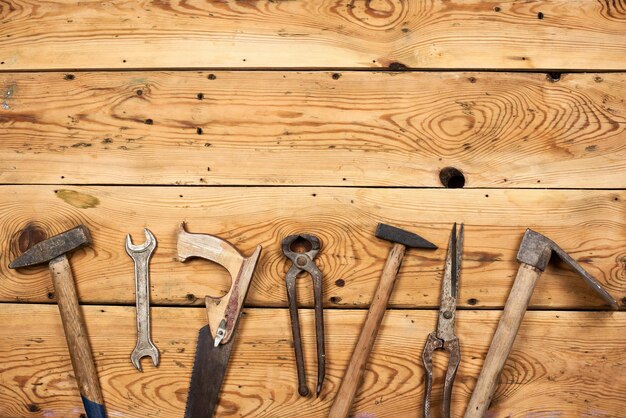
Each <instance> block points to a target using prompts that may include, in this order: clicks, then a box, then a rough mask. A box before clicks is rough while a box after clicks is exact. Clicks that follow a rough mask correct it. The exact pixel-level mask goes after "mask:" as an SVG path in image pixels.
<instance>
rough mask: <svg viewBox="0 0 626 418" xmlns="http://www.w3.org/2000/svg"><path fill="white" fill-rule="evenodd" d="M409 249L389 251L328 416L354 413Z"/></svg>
mask: <svg viewBox="0 0 626 418" xmlns="http://www.w3.org/2000/svg"><path fill="white" fill-rule="evenodd" d="M405 251H406V247H405V246H404V245H402V244H397V243H395V244H394V245H393V247H392V248H391V251H390V252H389V256H388V257H387V261H386V263H385V267H384V269H383V273H382V275H381V277H380V281H379V282H378V288H377V289H376V293H375V294H374V299H373V300H372V304H371V305H370V309H369V311H368V312H367V318H366V319H365V325H364V326H363V329H362V331H361V335H360V336H359V340H358V342H357V343H356V347H355V348H354V351H353V352H352V357H351V358H350V363H348V369H347V370H346V373H345V375H344V377H343V381H342V382H341V386H340V387H339V392H338V393H337V396H336V397H335V401H334V403H333V405H332V406H331V408H330V412H329V414H328V418H345V417H347V416H348V414H349V413H350V408H351V407H352V402H353V401H354V397H355V395H356V391H357V389H358V387H359V384H360V383H361V378H362V377H363V372H364V371H365V366H366V365H367V359H368V358H369V355H370V352H371V351H372V347H373V346H374V341H375V340H376V334H378V329H379V328H380V323H381V322H382V320H383V316H384V315H385V310H386V308H387V303H388V302H389V297H390V296H391V292H392V290H393V285H394V283H395V280H396V275H397V274H398V270H399V269H400V265H401V264H402V258H403V257H404V252H405Z"/></svg>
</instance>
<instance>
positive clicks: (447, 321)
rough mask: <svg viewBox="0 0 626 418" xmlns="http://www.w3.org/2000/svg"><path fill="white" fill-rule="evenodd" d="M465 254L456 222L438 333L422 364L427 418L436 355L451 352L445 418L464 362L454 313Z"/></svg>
mask: <svg viewBox="0 0 626 418" xmlns="http://www.w3.org/2000/svg"><path fill="white" fill-rule="evenodd" d="M462 253H463V224H461V227H460V230H459V235H458V237H457V234H456V223H455V224H454V226H453V227H452V233H451V234H450V242H449V244H448V255H447V257H446V267H445V272H444V275H443V280H442V282H441V295H440V303H439V318H438V320H437V330H436V331H435V332H431V333H430V334H429V335H428V340H426V345H425V346H424V352H423V353H422V361H423V362H424V368H425V369H426V373H425V376H426V388H425V390H424V417H425V418H430V416H431V414H430V395H431V391H432V386H433V352H434V351H435V350H445V351H447V352H448V353H449V360H448V370H447V372H446V378H445V382H444V386H443V404H442V413H443V415H442V416H443V417H444V418H449V417H450V398H451V396H452V385H454V377H455V376H456V371H457V368H458V367H459V363H460V361H461V349H460V347H459V339H458V338H457V337H456V335H454V314H455V312H456V298H457V292H458V289H459V273H460V270H461V258H462V257H461V256H462Z"/></svg>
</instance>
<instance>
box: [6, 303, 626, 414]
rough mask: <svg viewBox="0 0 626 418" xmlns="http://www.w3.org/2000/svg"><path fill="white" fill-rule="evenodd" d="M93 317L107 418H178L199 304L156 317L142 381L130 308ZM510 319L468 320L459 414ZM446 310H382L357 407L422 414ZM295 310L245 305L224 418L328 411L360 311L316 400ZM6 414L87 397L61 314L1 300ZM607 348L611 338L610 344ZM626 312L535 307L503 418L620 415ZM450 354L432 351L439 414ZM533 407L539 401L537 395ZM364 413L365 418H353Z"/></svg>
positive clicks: (336, 315) (346, 326) (463, 327)
mask: <svg viewBox="0 0 626 418" xmlns="http://www.w3.org/2000/svg"><path fill="white" fill-rule="evenodd" d="M84 311H85V317H86V319H87V326H88V329H89V333H90V338H91V341H92V346H93V349H94V353H95V357H96V363H97V367H98V373H99V376H100V380H101V383H102V387H103V391H104V398H105V402H106V406H107V410H108V412H109V414H110V416H115V415H116V414H121V415H123V416H125V417H145V416H158V417H179V416H181V415H182V413H183V410H184V406H185V402H186V396H187V387H188V384H189V376H190V373H191V366H192V362H193V355H194V349H195V338H196V335H197V330H198V328H199V327H200V326H202V325H203V324H204V323H205V321H206V319H205V313H204V310H203V309H200V308H153V336H154V340H155V343H156V344H157V346H159V347H160V348H161V350H162V354H163V356H162V361H161V364H160V365H159V368H158V369H157V368H154V367H146V369H145V371H144V372H143V373H139V372H137V371H136V370H135V369H134V368H133V366H132V365H131V363H130V360H129V358H128V357H129V354H130V352H131V350H132V348H133V347H134V343H135V341H134V338H135V323H134V310H133V308H131V307H119V306H85V307H84ZM300 314H301V318H302V328H303V338H304V348H305V354H306V358H305V362H306V366H307V369H308V370H307V374H308V376H314V375H315V373H314V372H315V361H314V357H315V341H314V331H313V330H314V321H313V312H312V310H303V311H301V312H300ZM499 315H500V312H497V311H458V312H457V334H458V335H459V337H460V339H461V350H462V360H461V365H460V368H459V372H458V374H457V378H456V383H455V386H454V392H453V396H452V416H461V414H462V412H463V410H464V408H465V404H466V403H467V401H468V399H469V395H470V392H471V390H472V389H473V386H474V382H475V379H476V377H477V375H478V372H479V370H480V367H481V366H482V359H483V358H484V355H485V353H486V351H487V345H488V342H489V339H490V337H491V335H492V334H493V332H494V329H495V326H496V323H497V320H498V318H499ZM436 316H437V311H435V310H431V311H415V310H402V311H397V310H390V311H389V312H387V314H386V315H385V319H384V320H383V324H382V327H381V330H380V334H379V338H378V339H377V341H376V344H375V346H374V350H373V352H372V356H371V359H370V362H369V365H368V368H367V371H366V373H365V376H364V379H365V380H364V383H363V385H362V386H361V390H360V391H359V393H358V394H357V400H356V403H355V405H354V407H353V409H352V412H353V413H355V414H358V413H361V416H371V415H366V413H369V414H373V415H374V416H376V417H397V416H403V417H418V416H421V415H420V411H421V406H422V400H423V393H422V390H423V387H424V385H423V383H422V382H423V377H424V376H423V371H422V370H423V369H422V365H421V360H420V356H419V352H420V351H421V349H422V347H423V344H424V341H425V339H426V336H427V335H428V333H429V332H430V331H432V330H433V329H434V328H433V327H434V326H435V320H436ZM288 318H289V316H288V312H287V310H286V309H257V308H255V309H249V310H247V314H246V316H245V317H244V318H243V319H242V321H241V332H240V333H239V335H238V338H237V340H236V343H235V344H236V345H235V347H234V351H233V355H232V357H231V363H230V368H229V371H228V373H227V376H226V380H225V384H224V387H223V392H222V398H221V401H220V404H219V406H218V410H217V415H218V416H258V417H287V416H307V417H323V416H326V414H327V412H328V409H329V408H330V405H331V403H332V401H333V397H334V395H335V393H336V389H337V385H338V384H339V379H340V378H341V376H342V374H343V371H344V369H345V367H346V364H347V362H348V357H349V355H350V352H351V350H352V347H353V346H354V343H355V342H356V338H357V335H358V333H359V330H360V328H361V325H362V324H363V321H364V319H365V311H364V310H336V309H335V310H329V311H327V312H326V319H327V321H326V331H327V344H328V348H329V350H328V358H327V362H328V369H327V380H326V382H325V385H324V387H323V390H322V393H321V395H320V397H319V398H308V399H307V398H302V397H300V396H299V395H298V393H297V388H296V386H297V385H296V370H295V361H294V358H293V349H292V347H291V333H290V332H291V331H290V328H289V319H288ZM0 319H1V320H0V330H1V334H2V335H3V336H4V337H3V338H2V339H0V357H1V358H3V359H6V361H4V362H3V364H2V373H1V374H0V415H2V416H46V417H57V416H58V417H61V416H77V415H78V414H79V413H80V412H81V404H80V397H79V396H78V391H77V389H76V384H75V381H74V379H73V377H72V375H71V366H70V361H69V357H68V354H67V350H66V347H65V341H64V339H63V331H62V327H61V324H60V321H59V318H58V314H57V312H56V307H55V306H52V305H29V304H2V305H0ZM600 342H601V343H600ZM625 347H626V313H624V312H558V313H555V312H537V311H534V312H528V314H527V315H526V318H525V320H524V322H523V324H522V327H521V329H520V334H519V337H518V339H517V341H516V343H515V345H514V347H513V352H512V353H511V356H510V358H509V361H508V362H507V365H506V367H505V371H504V374H503V375H502V378H501V380H500V385H499V387H498V391H497V393H496V398H495V401H494V402H495V404H494V407H493V408H492V409H491V411H490V412H492V413H493V414H494V415H493V416H509V417H512V418H518V417H527V416H528V414H537V415H540V416H547V415H560V416H598V417H614V416H620V414H621V411H622V409H623V393H624V390H625V389H626V377H625V376H626V373H625V372H626V364H625V363H624V356H625V355H626V348H625ZM445 361H446V359H445V356H435V365H434V366H435V382H436V386H435V387H434V394H435V397H434V402H435V406H434V407H436V408H439V402H440V397H441V385H440V383H441V381H442V377H443V370H444V369H443V367H444V364H445ZM529 399H532V403H529V402H528V400H529ZM357 416H358V415H357Z"/></svg>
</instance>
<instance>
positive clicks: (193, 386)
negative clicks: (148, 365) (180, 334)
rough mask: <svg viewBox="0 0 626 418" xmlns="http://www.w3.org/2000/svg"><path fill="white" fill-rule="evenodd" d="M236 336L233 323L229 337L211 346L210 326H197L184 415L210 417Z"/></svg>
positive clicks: (198, 417) (186, 416) (197, 417)
mask: <svg viewBox="0 0 626 418" xmlns="http://www.w3.org/2000/svg"><path fill="white" fill-rule="evenodd" d="M236 336H237V326H236V325H235V328H234V329H233V335H232V338H231V339H230V341H229V342H228V343H226V344H219V345H218V346H217V347H214V345H213V337H212V336H211V332H210V330H209V326H208V325H205V326H204V327H202V328H200V331H199V332H198V344H197V345H196V356H195V359H194V362H193V370H192V371H191V383H190V384H189V393H188V396H187V406H186V408H185V418H212V417H213V412H214V411H215V407H216V406H217V403H218V401H219V397H220V390H221V388H222V382H223V381H224V375H225V374H226V369H227V367H228V359H229V358H230V352H231V351H232V348H233V343H234V341H235V337H236Z"/></svg>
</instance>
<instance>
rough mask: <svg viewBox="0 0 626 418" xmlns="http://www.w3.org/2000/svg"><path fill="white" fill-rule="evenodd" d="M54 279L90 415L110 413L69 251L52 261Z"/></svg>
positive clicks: (76, 369)
mask: <svg viewBox="0 0 626 418" xmlns="http://www.w3.org/2000/svg"><path fill="white" fill-rule="evenodd" d="M49 267H50V274H51V276H52V283H53V285H54V291H55V293H56V297H57V303H58V306H59V312H60V313H61V322H62V323H63V329H64V331H65V339H66V340H67V347H68V349H69V352H70V359H71V360H72V368H73V369H74V375H75V376H76V381H77V382H78V389H79V390H80V395H81V397H82V399H83V404H84V406H85V412H86V413H87V417H88V418H101V417H102V418H103V417H106V414H105V411H104V402H103V399H102V391H101V390H100V382H99V381H98V374H97V373H96V366H95V364H94V361H93V355H92V352H91V346H90V344H89V339H88V338H87V329H86V327H85V320H84V319H83V314H82V312H81V310H80V305H79V304H78V295H77V293H76V286H75V285H74V278H73V277H72V270H71V268H70V263H69V261H68V260H67V257H66V256H65V255H62V256H60V257H57V258H55V259H54V260H52V261H51V262H50V264H49Z"/></svg>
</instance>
